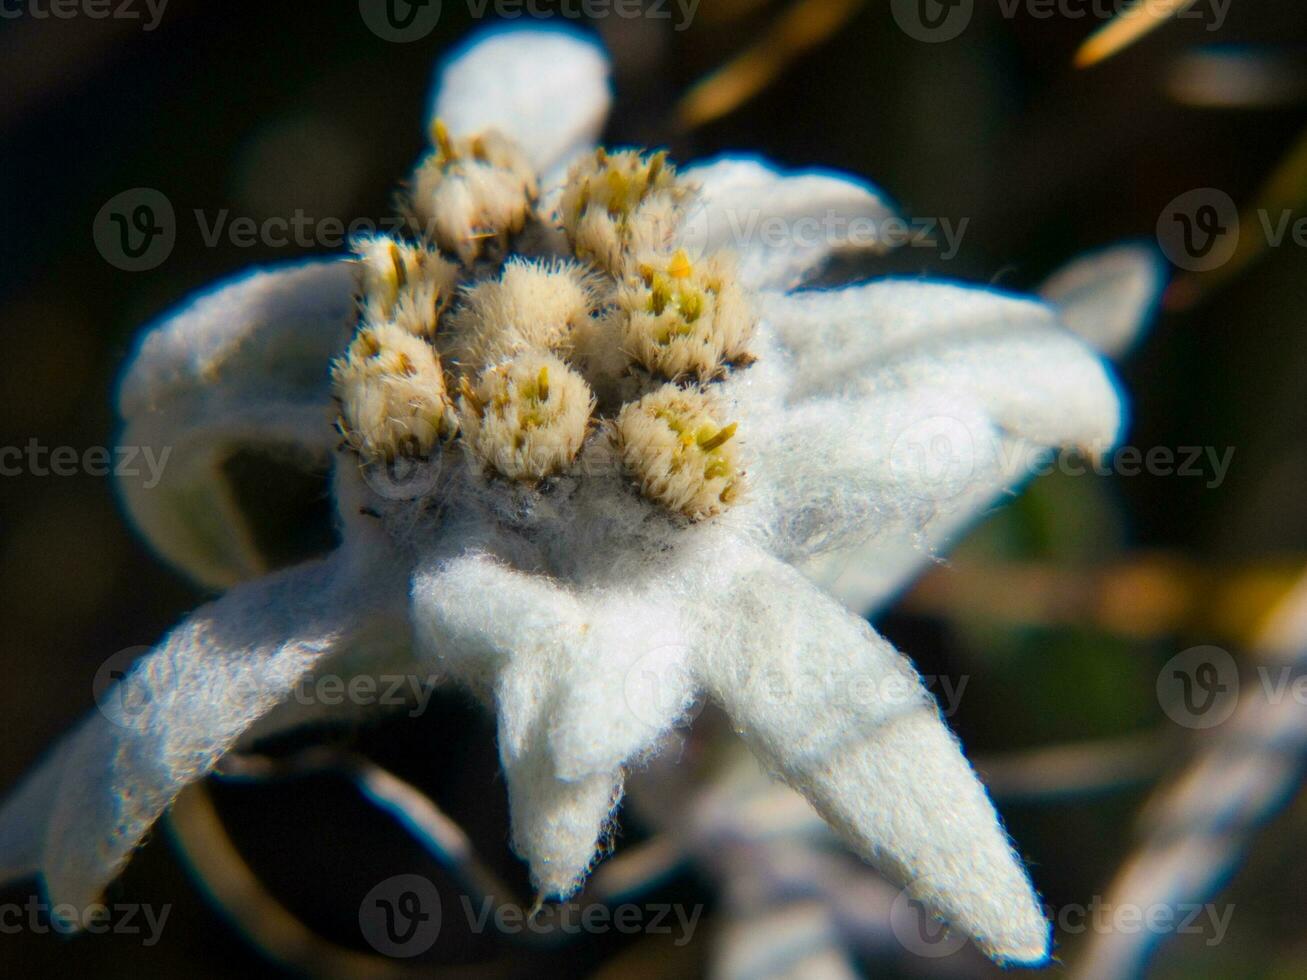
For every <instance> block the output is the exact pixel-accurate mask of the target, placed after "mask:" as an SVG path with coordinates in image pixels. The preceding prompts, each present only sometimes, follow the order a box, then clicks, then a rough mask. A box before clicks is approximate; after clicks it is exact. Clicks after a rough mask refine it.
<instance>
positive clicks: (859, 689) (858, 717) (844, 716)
mask: <svg viewBox="0 0 1307 980" xmlns="http://www.w3.org/2000/svg"><path fill="white" fill-rule="evenodd" d="M750 567H752V568H753V569H754V571H753V572H752V573H751V574H745V575H742V576H741V577H740V578H739V579H738V580H737V585H736V587H735V588H734V589H733V590H732V591H731V592H730V594H729V595H723V596H720V597H719V602H720V603H721V604H722V606H723V607H724V608H729V609H731V611H732V614H731V616H730V617H729V618H727V617H722V622H721V623H720V624H719V625H720V626H721V627H722V628H720V629H719V630H718V631H717V632H716V633H715V634H708V635H707V636H706V637H705V639H704V640H703V643H702V647H701V649H700V650H699V651H698V653H697V655H696V669H697V672H698V673H699V674H700V676H701V677H702V680H703V683H704V684H705V685H706V686H707V688H708V689H709V691H710V692H711V693H712V695H713V697H715V698H716V699H717V700H719V701H720V702H721V703H722V705H723V707H725V709H726V711H727V712H728V713H729V714H730V716H731V719H732V721H733V723H734V724H735V727H736V728H737V730H739V731H740V732H741V734H743V736H744V737H745V739H746V740H747V741H748V742H749V744H750V746H751V747H752V748H753V749H754V751H755V752H757V753H758V755H759V756H760V758H761V759H762V760H763V762H764V763H765V764H766V765H767V766H768V767H769V768H771V769H772V770H773V771H774V772H775V773H776V774H778V775H779V776H781V777H782V778H783V779H785V781H786V782H788V783H790V785H792V786H794V787H795V788H796V789H798V790H799V791H800V792H802V793H803V794H804V795H805V796H806V797H807V798H808V800H809V801H810V802H811V803H812V804H813V805H814V806H815V807H816V808H817V810H818V811H819V812H820V813H821V814H822V815H823V816H824V817H825V818H826V819H827V821H829V822H830V823H831V825H832V826H833V827H834V828H835V829H836V831H838V832H839V833H840V834H841V835H842V836H843V837H845V838H846V839H847V840H848V841H849V842H850V843H851V844H852V845H853V846H854V847H855V848H856V849H857V850H858V851H859V853H860V854H861V855H862V856H863V857H864V858H866V859H867V860H868V861H870V862H872V863H873V864H875V865H876V866H877V867H878V868H880V869H882V870H883V871H886V872H887V873H889V874H890V875H891V876H893V877H895V878H897V879H898V880H900V881H902V882H904V883H911V884H912V885H913V895H914V897H917V898H919V899H921V900H922V901H924V902H925V903H926V904H927V905H928V906H929V907H930V908H932V909H933V910H934V911H935V912H937V913H938V914H940V915H941V916H943V917H944V918H945V919H946V920H948V921H949V922H950V923H952V925H953V926H954V927H956V928H957V929H959V930H961V931H963V932H965V933H966V934H967V935H969V936H971V937H972V938H973V939H975V940H976V942H977V943H978V944H979V945H980V946H981V948H982V949H984V950H985V951H986V952H987V953H988V954H989V955H991V956H993V957H995V958H996V959H999V960H1002V961H1007V962H1020V963H1036V962H1042V961H1043V960H1044V959H1046V958H1047V955H1048V945H1049V929H1048V924H1047V923H1046V922H1045V921H1044V918H1043V915H1042V913H1041V912H1040V909H1039V904H1038V902H1037V900H1036V896H1035V894H1034V891H1033V889H1032V888H1031V885H1030V882H1029V880H1028V879H1027V878H1026V875H1025V873H1024V871H1023V870H1022V868H1021V865H1020V862H1019V861H1018V859H1017V857H1016V855H1015V854H1014V853H1013V851H1012V848H1011V846H1010V844H1009V843H1008V840H1007V837H1006V835H1005V834H1004V832H1003V830H1002V827H1001V826H1000V825H999V822H998V818H997V815H996V814H995V812H994V808H993V806H992V805H991V804H990V802H989V799H988V798H987V796H986V795H985V791H984V789H983V787H982V786H981V785H980V783H979V781H978V780H977V779H976V776H975V774H974V773H973V772H972V771H971V768H970V767H969V766H968V765H967V762H966V760H965V759H964V758H963V757H962V754H961V752H960V751H959V749H958V746H957V743H956V741H955V739H954V738H953V736H952V735H951V734H950V733H949V732H948V730H947V729H946V728H945V726H944V723H943V721H942V720H941V718H940V716H939V712H938V709H937V708H936V707H935V705H934V704H933V703H932V702H931V700H930V698H929V695H927V693H926V692H925V690H924V688H922V686H921V684H920V681H919V679H918V678H917V677H916V674H915V672H914V671H913V670H912V667H911V666H910V665H909V664H908V662H907V661H906V660H905V659H904V658H903V657H901V656H900V655H899V654H898V653H897V652H896V651H895V650H894V649H893V648H892V647H891V646H890V645H889V644H888V643H886V642H885V641H884V640H883V639H881V638H880V637H879V636H877V635H876V634H875V633H874V632H872V630H871V628H870V627H869V626H867V624H866V623H865V621H863V620H861V619H859V618H857V617H855V616H853V615H852V614H850V613H848V612H847V611H845V610H844V609H841V608H840V607H839V606H837V605H836V604H835V603H834V602H832V601H831V600H830V599H828V598H827V597H826V596H824V595H822V594H821V593H820V592H819V591H818V590H817V589H816V588H815V587H813V586H812V585H811V584H810V583H808V582H807V581H806V580H804V579H803V578H802V577H801V576H799V575H798V574H797V573H796V572H794V570H793V569H791V568H789V567H788V566H785V565H781V564H779V563H776V562H772V561H769V560H768V559H766V558H763V557H762V556H758V557H756V558H755V559H754V560H753V561H752V562H751V565H750ZM714 640H715V642H714Z"/></svg>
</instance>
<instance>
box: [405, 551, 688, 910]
mask: <svg viewBox="0 0 1307 980" xmlns="http://www.w3.org/2000/svg"><path fill="white" fill-rule="evenodd" d="M412 606H413V619H414V622H415V624H416V627H417V631H418V638H419V641H420V642H421V643H422V644H423V646H424V648H425V649H426V651H427V652H428V653H429V654H430V655H432V656H434V657H436V658H438V659H439V660H440V661H441V662H442V663H443V664H445V665H447V666H448V667H449V668H450V670H451V671H452V672H453V673H454V674H455V675H456V676H458V677H459V678H461V679H462V680H464V681H465V682H466V683H468V684H470V685H471V686H472V687H473V688H474V689H475V690H478V691H479V692H481V693H482V694H483V695H485V696H487V697H489V698H491V699H492V700H493V701H494V704H495V708H496V710H497V712H498V715H499V752H500V759H501V761H502V763H503V766H504V772H505V774H506V776H507V779H508V788H509V793H510V797H511V799H510V802H511V807H512V815H513V827H514V834H513V836H514V841H515V846H516V847H517V850H518V852H519V853H520V854H521V856H522V857H523V858H524V859H525V860H526V861H527V862H528V863H529V864H530V866H531V874H532V879H533V881H534V882H535V883H536V886H537V888H538V889H539V890H540V892H541V893H542V894H545V895H560V894H561V895H565V894H570V893H571V892H572V891H573V890H574V889H575V888H576V887H577V886H578V885H579V883H580V881H581V879H582V878H583V877H584V875H585V873H586V872H587V871H588V870H589V867H590V865H591V863H592V862H593V860H594V857H595V854H596V852H597V850H598V848H599V845H600V841H601V839H602V837H603V835H604V833H605V831H606V828H607V825H608V819H609V816H610V814H611V812H612V810H613V808H614V806H615V805H616V804H617V801H618V799H619V798H620V774H621V766H622V765H623V763H625V762H627V761H628V760H629V759H631V758H633V757H636V756H638V755H640V754H641V753H643V752H645V751H646V750H647V749H648V748H649V747H650V746H651V745H652V744H653V743H655V742H656V741H657V740H658V738H659V737H660V736H661V735H662V734H664V733H665V732H666V731H667V730H668V729H669V728H670V727H671V724H672V723H673V722H674V721H675V720H676V718H677V717H679V716H680V715H681V714H683V713H684V711H685V709H686V707H687V706H688V705H689V703H690V700H691V697H692V689H691V675H690V672H689V671H688V669H687V668H686V665H685V659H686V652H687V648H686V646H685V643H684V642H683V634H682V631H681V629H680V628H679V626H678V625H677V624H678V618H677V615H676V611H675V606H674V605H673V604H672V603H671V602H670V601H667V600H665V599H663V600H660V598H659V597H658V596H657V595H656V594H654V595H652V596H651V595H650V594H648V593H646V592H644V590H642V589H639V588H632V589H630V591H623V592H620V593H619V592H615V591H589V592H587V591H580V592H577V591H573V590H570V589H566V588H564V587H562V586H560V585H558V584H556V583H554V582H553V581H552V580H550V579H548V578H547V577H545V576H543V575H533V574H529V573H525V572H519V571H516V570H514V569H512V568H509V567H508V566H506V565H503V564H501V563H499V562H498V561H496V560H495V559H494V558H492V557H490V556H488V555H484V554H479V555H468V556H465V557H461V558H456V559H453V560H451V561H448V562H445V563H438V564H437V565H435V566H434V567H433V568H430V569H428V570H426V571H424V572H422V573H420V574H419V575H418V576H416V578H415V580H414V584H413V598H412Z"/></svg>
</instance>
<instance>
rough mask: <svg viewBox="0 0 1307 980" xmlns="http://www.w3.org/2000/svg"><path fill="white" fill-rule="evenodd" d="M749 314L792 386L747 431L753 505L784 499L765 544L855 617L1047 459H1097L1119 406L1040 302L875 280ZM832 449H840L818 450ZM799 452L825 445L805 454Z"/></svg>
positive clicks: (1097, 369) (1094, 363)
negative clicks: (797, 562) (771, 422)
mask: <svg viewBox="0 0 1307 980" xmlns="http://www.w3.org/2000/svg"><path fill="white" fill-rule="evenodd" d="M763 309H764V317H765V323H766V327H767V329H766V331H764V336H766V337H768V338H770V337H775V339H776V341H777V342H779V344H780V345H781V348H782V350H783V351H784V353H783V354H782V355H781V356H783V357H784V358H785V359H786V361H787V362H788V364H789V366H790V369H791V372H792V374H793V376H794V380H793V382H792V386H791V388H790V391H789V394H788V398H789V399H790V401H791V405H790V406H789V407H788V408H785V409H783V410H782V414H781V416H780V418H781V419H782V421H781V422H779V423H777V424H776V425H775V426H774V427H763V426H759V425H753V426H752V431H754V432H755V435H754V440H753V441H754V445H755V452H756V455H757V457H758V463H757V464H756V465H755V466H754V467H753V470H752V472H751V478H752V479H754V480H756V481H757V482H758V484H759V488H760V492H759V497H760V498H762V499H770V497H771V496H773V495H776V496H777V500H783V501H784V504H783V505H779V504H778V505H777V509H776V510H775V514H776V515H777V516H778V517H781V518H785V520H784V522H783V523H784V526H780V525H778V524H777V523H776V522H773V524H772V525H771V526H772V529H773V533H776V534H778V535H779V539H778V540H776V541H775V542H774V546H775V547H777V548H779V549H781V551H782V553H787V554H790V555H792V556H793V557H794V558H796V559H799V558H804V557H807V558H809V560H810V563H809V564H808V565H807V566H806V571H807V572H808V574H809V575H810V576H811V577H812V578H813V579H814V580H815V581H817V582H819V583H820V584H822V585H823V586H824V587H825V588H827V589H828V590H830V591H831V592H833V593H834V594H836V595H837V597H838V598H840V599H841V600H842V601H843V602H845V603H846V604H848V606H849V608H851V609H853V610H854V611H856V612H859V613H868V612H871V611H874V609H875V608H877V607H878V606H880V605H881V604H883V603H884V602H885V601H886V600H887V599H889V598H890V597H891V596H892V595H893V594H894V593H895V592H896V591H897V590H898V589H901V588H902V587H903V586H904V585H906V584H907V583H908V582H909V581H910V579H911V577H912V575H913V574H914V573H915V572H916V571H917V570H918V569H920V567H921V566H922V565H924V564H926V563H927V562H928V561H930V560H931V559H932V558H936V557H938V556H939V555H940V554H941V553H942V551H943V549H944V547H945V546H946V545H947V544H948V543H949V541H950V539H951V538H952V537H954V536H955V535H956V534H957V533H958V532H959V531H960V530H962V529H963V528H964V527H965V526H966V525H967V524H969V523H970V522H971V521H973V520H974V519H975V518H977V517H978V516H979V515H980V514H981V513H982V512H983V511H984V509H985V508H986V507H989V506H991V505H993V504H994V503H995V502H996V501H998V500H1000V499H1002V497H1003V495H1004V494H1005V493H1007V492H1009V491H1011V490H1013V489H1015V488H1016V487H1017V486H1018V485H1020V484H1021V483H1022V482H1024V481H1025V479H1027V478H1028V477H1029V476H1030V475H1031V473H1032V472H1033V471H1034V469H1035V468H1036V467H1037V466H1038V465H1039V464H1041V463H1043V462H1044V461H1045V460H1046V458H1047V454H1048V453H1049V452H1052V451H1057V450H1059V449H1070V448H1075V447H1078V448H1081V449H1087V450H1089V451H1091V452H1104V451H1106V450H1107V449H1108V448H1110V446H1111V445H1112V444H1113V443H1114V442H1115V441H1116V440H1117V438H1119V435H1120V430H1121V428H1122V425H1123V415H1124V410H1123V399H1122V397H1121V395H1120V393H1119V391H1118V388H1117V385H1116V382H1115V380H1114V379H1113V377H1112V375H1111V372H1110V370H1109V369H1108V367H1107V365H1106V364H1105V363H1104V362H1103V360H1102V358H1101V357H1100V356H1099V355H1098V354H1096V353H1095V352H1094V351H1092V350H1090V349H1089V348H1088V347H1087V346H1086V345H1085V344H1084V343H1082V342H1081V341H1079V340H1078V339H1077V338H1075V337H1073V336H1072V335H1070V334H1069V333H1068V332H1067V331H1066V330H1064V329H1063V328H1062V327H1061V326H1060V325H1059V324H1058V323H1057V320H1056V315H1055V312H1054V311H1053V310H1052V309H1050V308H1049V307H1047V306H1044V305H1042V304H1039V303H1034V302H1031V301H1029V300H1022V299H1018V298H1016V297H1013V296H1009V295H1007V294H1003V293H998V292H994V291H992V290H987V289H979V288H972V287H962V286H956V285H950V284H941V283H928V282H918V281H897V280H886V281H879V282H873V283H868V284H865V285H861V286H853V287H849V288H847V289H841V290H833V291H828V292H817V291H813V292H802V293H795V294H792V295H790V296H781V295H779V294H774V293H771V294H766V297H765V301H764V303H763ZM805 401H806V402H810V403H812V404H813V405H815V406H819V407H815V408H813V409H812V412H813V413H814V414H812V415H811V417H809V416H808V415H807V414H806V413H805V412H803V411H799V408H800V406H802V405H803V404H804V403H805ZM796 412H797V414H795V413H796ZM786 415H789V416H790V418H789V419H786V418H785V416H786ZM746 424H747V423H746ZM805 427H806V428H807V429H809V430H810V434H806V435H805V433H804V429H805ZM841 438H843V439H845V440H846V445H847V448H845V449H844V450H843V451H840V450H839V449H838V448H836V447H835V446H834V445H832V444H834V443H838V442H839V440H840V439H841ZM814 444H820V445H827V446H828V447H829V448H828V449H827V451H826V452H823V453H812V452H809V449H810V447H811V446H813V445H814ZM855 444H856V448H854V447H855ZM805 494H806V495H810V496H809V498H808V499H809V500H810V502H809V503H805V502H804V500H803V499H802V498H803V496H804V495H805ZM835 504H839V505H840V511H839V512H838V513H837V512H835V511H830V508H831V506H832V505H835ZM824 510H825V511H830V512H829V513H828V514H827V516H826V517H825V518H823V520H821V521H816V520H815V519H814V520H811V521H807V522H806V523H805V521H804V520H803V518H804V516H805V515H809V516H812V515H820V514H822V512H823V511H824ZM787 514H788V516H787ZM871 517H875V520H874V521H872V522H871V523H870V524H869V523H868V522H867V519H868V518H871ZM818 525H821V526H826V527H831V528H839V529H840V530H841V532H842V535H841V536H842V537H843V541H840V540H839V539H838V537H832V536H830V535H827V536H824V537H816V536H813V537H811V538H810V540H809V543H807V544H805V542H804V533H803V532H804V529H805V528H806V527H817V526H818ZM841 545H842V546H843V547H841ZM818 546H819V547H818ZM825 549H833V550H829V551H827V553H826V554H824V555H821V554H818V552H820V551H822V550H825Z"/></svg>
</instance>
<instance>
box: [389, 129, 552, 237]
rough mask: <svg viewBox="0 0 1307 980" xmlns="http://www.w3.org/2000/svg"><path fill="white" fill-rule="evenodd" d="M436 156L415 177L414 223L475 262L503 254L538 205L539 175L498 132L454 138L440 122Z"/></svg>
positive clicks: (435, 138) (435, 131)
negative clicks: (487, 255) (537, 180)
mask: <svg viewBox="0 0 1307 980" xmlns="http://www.w3.org/2000/svg"><path fill="white" fill-rule="evenodd" d="M432 142H433V143H434V144H435V152H433V153H431V154H430V155H429V156H428V157H427V158H426V159H425V160H423V161H422V162H421V163H420V164H419V165H418V168H417V170H416V172H415V173H414V174H413V181H412V189H411V192H410V195H409V199H408V208H409V210H410V212H411V213H410V220H411V221H412V223H413V224H414V225H415V226H417V228H418V230H419V231H420V232H421V233H422V234H423V235H425V236H426V237H428V238H430V239H431V240H433V241H434V242H435V243H436V244H437V245H439V246H440V247H441V248H443V249H445V250H447V251H450V252H453V253H455V254H456V255H458V257H459V258H460V259H461V260H462V261H463V262H464V263H471V262H474V261H475V260H476V259H478V258H480V257H481V256H482V255H484V254H487V253H494V254H502V253H503V252H504V251H505V250H506V249H507V246H508V239H509V236H510V235H514V234H517V233H518V232H520V231H521V230H522V228H523V227H524V226H525V225H526V221H527V218H528V216H529V215H530V213H531V208H532V206H533V204H534V202H535V198H536V194H537V187H536V177H535V172H534V171H533V170H532V168H531V165H530V163H529V162H528V160H527V158H526V155H525V154H524V153H523V152H522V150H521V149H520V148H519V147H518V145H517V144H516V143H514V142H513V141H512V140H510V139H509V138H508V137H506V136H504V135H503V134H501V133H499V132H498V131H497V130H487V131H485V132H483V133H479V134H477V135H474V136H468V137H464V138H455V137H453V136H451V135H450V133H449V131H448V130H447V129H446V128H445V124H444V123H443V122H441V121H440V120H439V119H437V120H436V121H435V123H434V124H433V126H432Z"/></svg>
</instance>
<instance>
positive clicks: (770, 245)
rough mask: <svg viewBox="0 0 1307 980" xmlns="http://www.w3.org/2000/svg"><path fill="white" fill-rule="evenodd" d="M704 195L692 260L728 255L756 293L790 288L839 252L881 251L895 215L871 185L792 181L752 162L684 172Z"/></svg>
mask: <svg viewBox="0 0 1307 980" xmlns="http://www.w3.org/2000/svg"><path fill="white" fill-rule="evenodd" d="M682 175H683V177H684V178H685V180H686V181H687V182H689V183H693V184H698V185H699V186H700V188H701V192H700V194H699V196H698V198H697V199H696V200H695V201H694V202H693V203H692V204H691V205H690V210H689V213H688V214H687V216H686V218H685V220H684V223H683V227H682V230H681V238H682V240H683V244H684V245H685V247H686V248H687V250H689V251H690V252H691V254H692V255H693V254H708V253H710V252H712V251H715V250H717V249H721V248H726V249H728V250H730V251H732V252H734V253H736V255H737V256H738V257H739V270H738V272H739V276H740V279H741V281H742V282H743V283H744V284H745V285H747V286H749V287H750V288H753V289H789V288H791V287H793V286H796V285H798V284H799V283H800V282H801V281H802V280H803V279H804V277H805V276H806V275H807V274H809V273H810V272H812V271H813V270H814V269H815V268H816V267H817V266H818V265H820V264H821V263H822V262H823V261H824V260H825V259H826V258H827V257H828V256H829V255H831V253H833V252H835V251H837V250H841V249H847V248H853V249H856V248H880V247H883V246H884V244H885V239H884V235H883V234H882V231H881V229H882V224H883V222H884V221H885V220H886V219H888V218H891V217H893V216H894V209H893V208H892V207H891V206H890V205H889V204H888V203H887V202H886V200H885V199H884V198H883V197H882V196H881V194H880V192H879V191H877V190H876V189H875V188H874V187H872V186H871V185H870V184H867V183H866V182H864V181H861V180H858V179H856V178H853V177H848V176H843V175H838V174H835V173H828V172H821V171H808V172H798V173H791V174H787V173H784V172H782V171H780V170H778V169H776V168H775V167H773V166H771V165H769V164H767V163H765V162H763V161H761V160H758V159H755V158H752V157H722V158H720V159H717V160H713V161H710V162H707V163H703V164H698V165H696V166H693V167H689V168H687V169H685V170H683V171H682Z"/></svg>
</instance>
